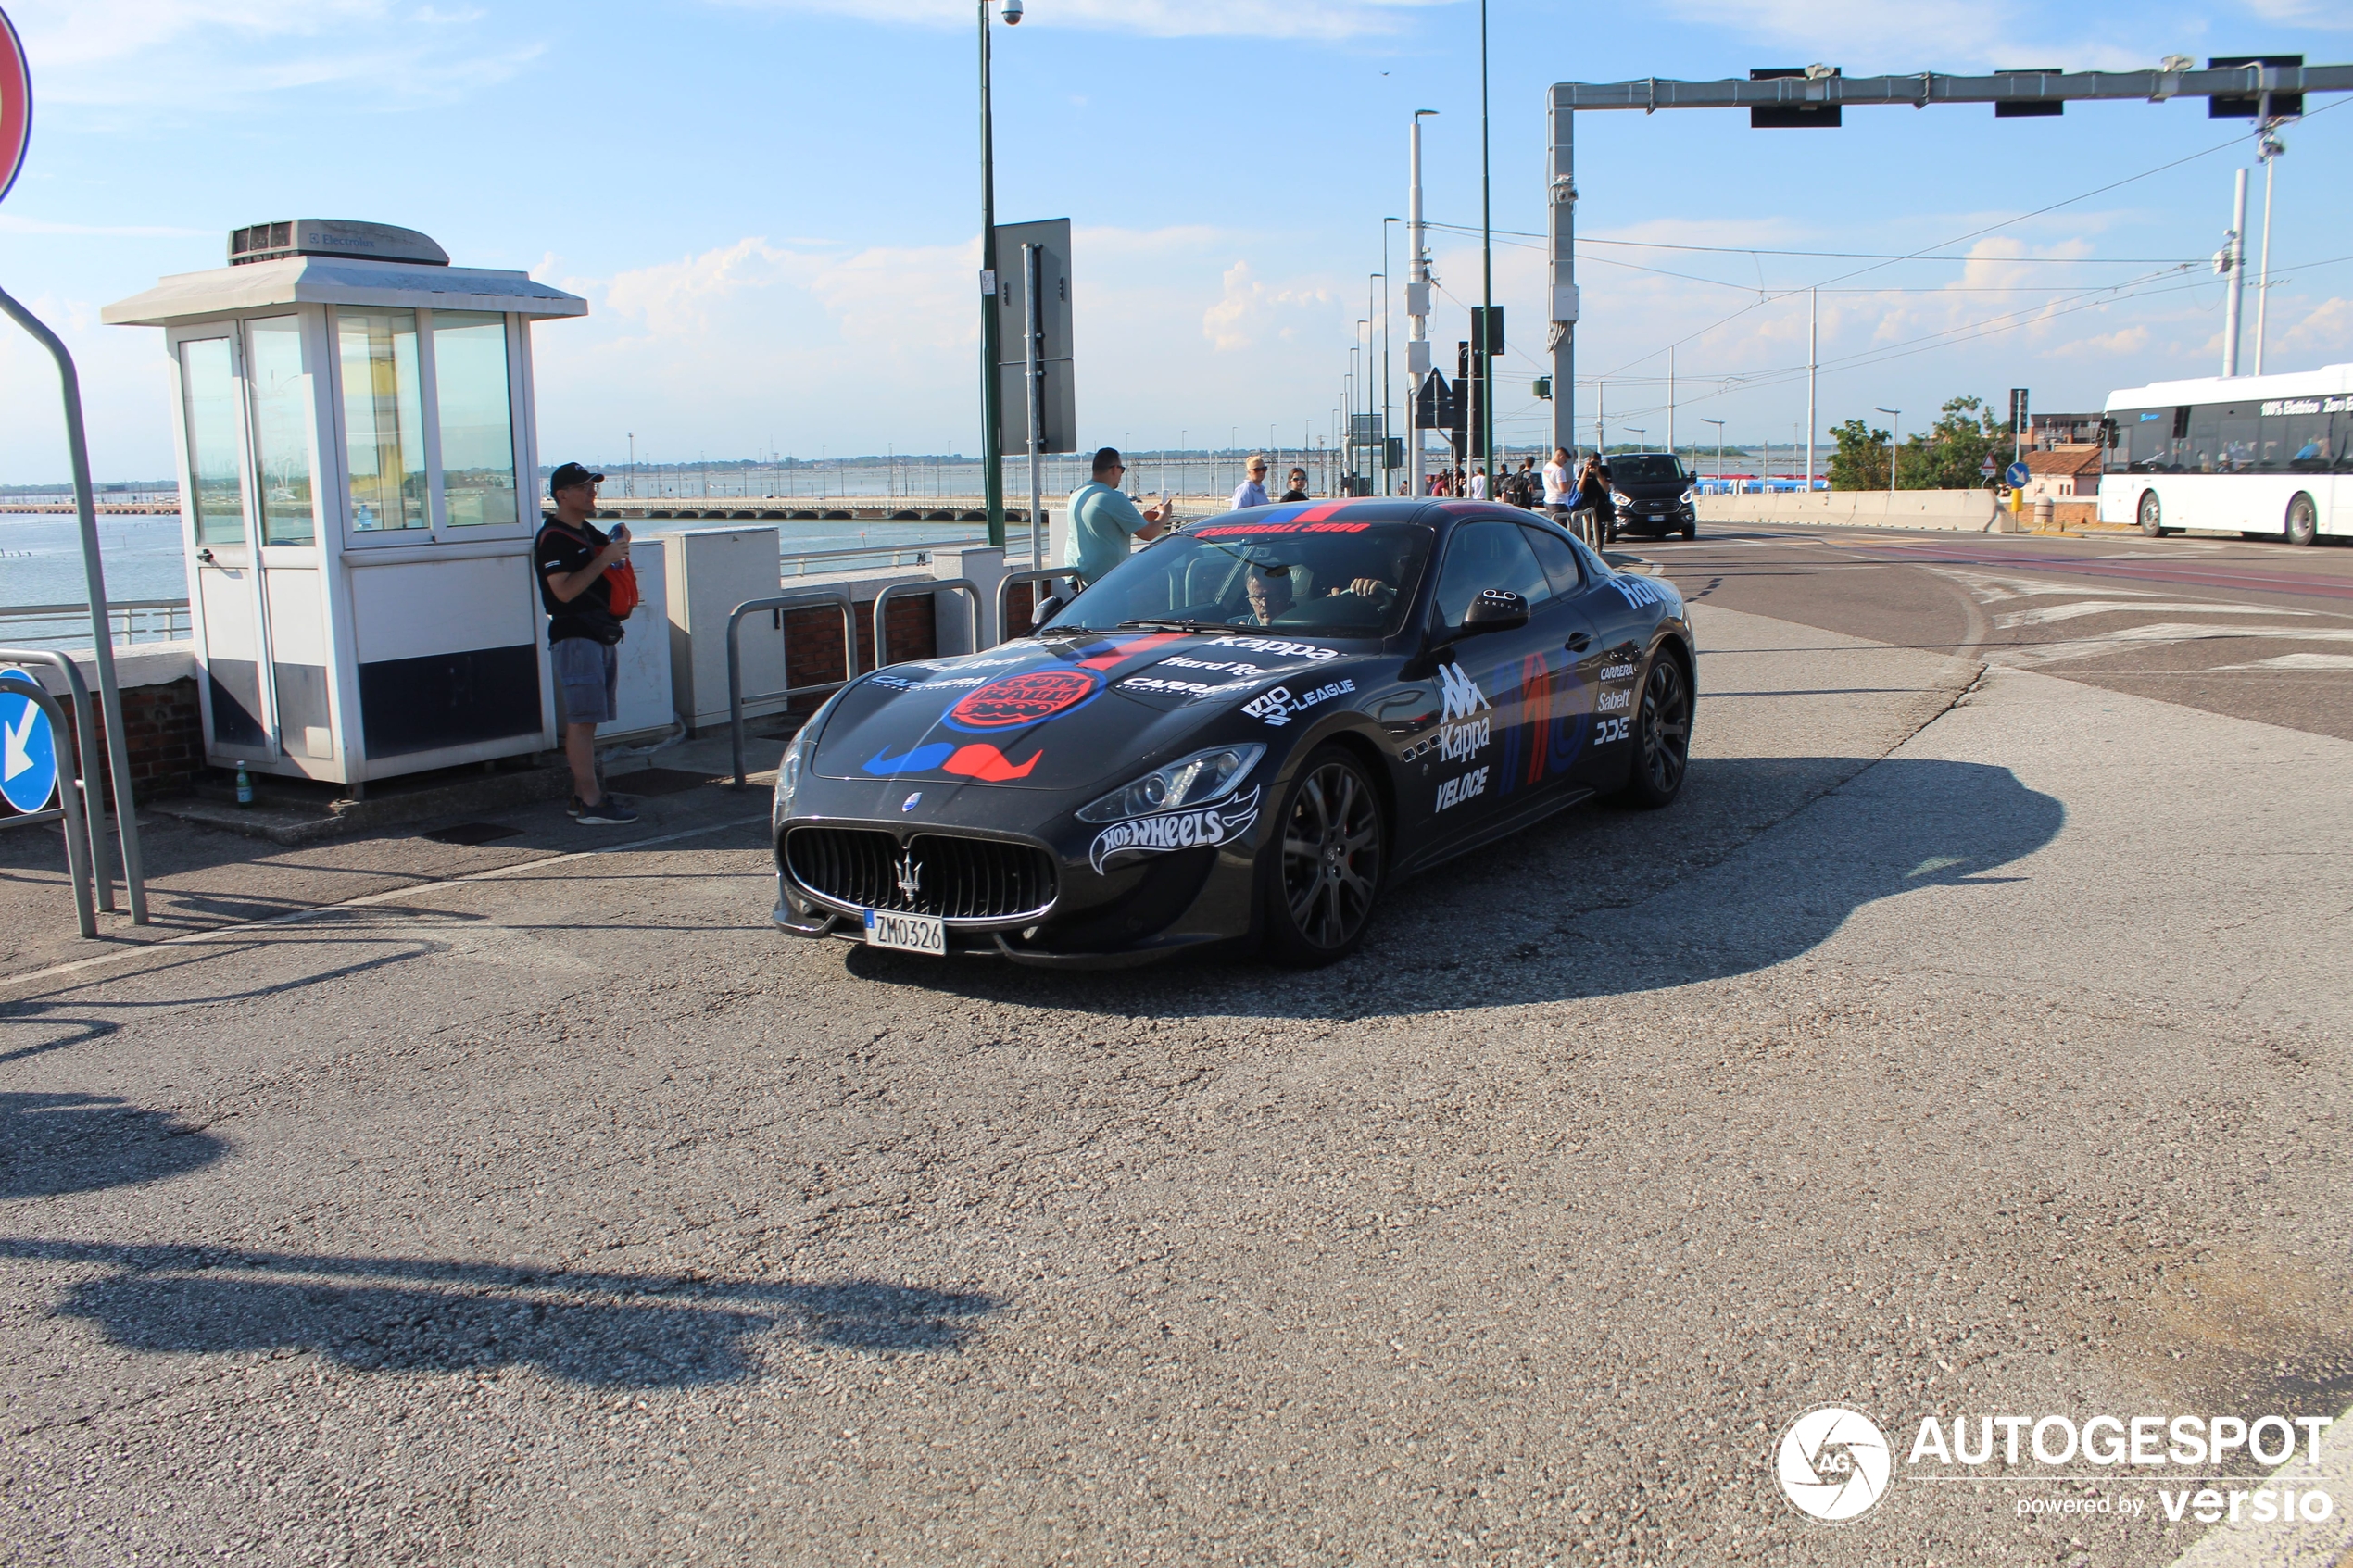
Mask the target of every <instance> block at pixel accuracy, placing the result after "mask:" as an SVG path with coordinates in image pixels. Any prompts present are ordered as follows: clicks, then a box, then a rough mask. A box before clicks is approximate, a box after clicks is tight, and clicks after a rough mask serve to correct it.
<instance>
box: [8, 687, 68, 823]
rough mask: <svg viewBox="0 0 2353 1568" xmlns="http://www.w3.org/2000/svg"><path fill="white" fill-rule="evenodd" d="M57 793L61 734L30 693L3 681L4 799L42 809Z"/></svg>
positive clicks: (26, 807) (18, 806)
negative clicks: (58, 749)
mask: <svg viewBox="0 0 2353 1568" xmlns="http://www.w3.org/2000/svg"><path fill="white" fill-rule="evenodd" d="M55 794H57V733H56V732H55V730H53V729H52V728H51V727H50V723H49V714H48V711H47V710H46V709H44V708H43V707H42V706H41V705H40V704H39V703H37V702H35V701H34V700H33V699H32V696H31V694H30V693H28V692H26V691H24V690H22V689H21V688H20V687H18V686H15V685H13V684H0V798H6V801H7V802H8V804H9V805H11V806H13V807H15V808H16V809H18V810H19V811H38V810H41V809H44V807H46V806H47V805H48V804H49V797H51V796H53V795H55Z"/></svg>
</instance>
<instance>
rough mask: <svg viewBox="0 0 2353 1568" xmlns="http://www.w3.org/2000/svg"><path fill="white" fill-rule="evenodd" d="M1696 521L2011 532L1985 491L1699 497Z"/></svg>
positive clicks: (2010, 523)
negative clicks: (1698, 518) (1697, 519)
mask: <svg viewBox="0 0 2353 1568" xmlns="http://www.w3.org/2000/svg"><path fill="white" fill-rule="evenodd" d="M1699 517H1700V521H1702V522H1795V523H1826V524H1830V525H1831V526H1834V527H1840V528H1933V529H1949V530H1952V531H1954V532H1957V533H2015V532H2016V531H2017V527H2016V524H2015V523H2014V522H2013V521H2012V520H2011V518H2010V515H2009V514H2008V513H2007V512H2005V511H2000V510H1998V509H1997V508H1995V507H1994V493H1993V492H1992V491H1990V490H1898V491H1896V492H1895V493H1894V495H1889V494H1888V493H1887V492H1886V491H1884V490H1817V491H1813V492H1812V493H1810V494H1809V493H1807V492H1805V491H1790V492H1788V493H1786V494H1782V495H1703V496H1701V497H1700V498H1699Z"/></svg>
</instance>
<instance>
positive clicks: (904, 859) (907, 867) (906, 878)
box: [899, 849, 924, 903]
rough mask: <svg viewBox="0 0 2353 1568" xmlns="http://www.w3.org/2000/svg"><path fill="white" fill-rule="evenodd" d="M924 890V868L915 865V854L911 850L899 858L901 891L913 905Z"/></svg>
mask: <svg viewBox="0 0 2353 1568" xmlns="http://www.w3.org/2000/svg"><path fill="white" fill-rule="evenodd" d="M923 890H924V868H923V867H921V866H919V865H917V864H915V852H914V851H913V850H912V849H910V850H908V851H907V852H906V853H905V854H903V855H901V856H900V857H899V891H900V892H901V893H904V894H905V895H906V896H907V901H908V902H909V903H912V902H914V900H915V899H916V897H918V896H920V895H921V894H922V892H923Z"/></svg>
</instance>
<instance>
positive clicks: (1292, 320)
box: [1201, 261, 1332, 354]
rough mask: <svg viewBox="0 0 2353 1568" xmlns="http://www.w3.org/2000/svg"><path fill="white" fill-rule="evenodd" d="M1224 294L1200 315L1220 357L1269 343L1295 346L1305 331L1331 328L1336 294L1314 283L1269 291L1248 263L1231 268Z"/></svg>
mask: <svg viewBox="0 0 2353 1568" xmlns="http://www.w3.org/2000/svg"><path fill="white" fill-rule="evenodd" d="M1224 283H1225V289H1224V292H1223V293H1222V294H1221V295H1219V297H1218V300H1217V303H1216V304H1214V305H1212V306H1211V307H1209V308H1208V309H1206V310H1204V311H1202V315H1201V332H1202V336H1203V337H1205V338H1207V339H1208V340H1209V342H1210V345H1211V346H1213V347H1214V348H1215V349H1216V350H1217V352H1218V353H1220V354H1238V353H1241V352H1243V351H1245V350H1248V349H1252V348H1255V347H1257V346H1258V345H1260V344H1261V343H1262V342H1264V341H1265V340H1266V339H1268V338H1272V339H1274V340H1275V341H1276V342H1278V343H1286V344H1288V343H1295V342H1297V341H1298V340H1299V336H1300V332H1301V329H1302V327H1305V326H1308V325H1309V324H1311V323H1316V324H1326V325H1328V324H1329V323H1330V322H1331V320H1332V295H1331V291H1330V290H1329V289H1328V288H1324V287H1320V286H1317V285H1315V284H1313V283H1306V284H1298V285H1293V286H1290V287H1279V286H1278V287H1271V288H1270V287H1269V286H1267V285H1266V284H1265V283H1264V282H1260V281H1259V279H1258V276H1257V274H1256V273H1254V272H1253V271H1252V270H1251V265H1250V263H1249V262H1247V261H1237V262H1235V263H1234V264H1233V265H1232V266H1231V267H1228V268H1227V269H1226V271H1225V274H1224Z"/></svg>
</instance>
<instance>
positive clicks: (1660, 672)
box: [1625, 648, 1692, 810]
mask: <svg viewBox="0 0 2353 1568" xmlns="http://www.w3.org/2000/svg"><path fill="white" fill-rule="evenodd" d="M1691 760H1692V684H1691V682H1690V680H1689V679H1688V678H1686V677H1685V675H1684V674H1683V665H1682V661H1681V660H1680V659H1677V658H1676V657H1675V656H1674V654H1673V653H1671V652H1669V651H1668V650H1667V649H1666V648H1661V649H1659V650H1658V651H1657V652H1656V653H1655V654H1653V655H1652V656H1651V667H1650V671H1649V673H1647V674H1646V675H1644V676H1643V677H1642V703H1641V705H1640V707H1639V708H1638V709H1637V710H1636V712H1635V715H1634V762H1633V766H1632V767H1631V768H1630V769H1629V771H1628V775H1627V779H1626V790H1625V799H1626V802H1627V804H1628V805H1629V806H1641V807H1643V808H1646V809H1653V810H1655V809H1657V808H1659V807H1661V806H1671V805H1673V804H1674V803H1675V797H1677V796H1679V795H1680V794H1681V793H1682V792H1683V774H1684V772H1685V771H1686V770H1687V769H1688V768H1689V767H1690V765H1691Z"/></svg>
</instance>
